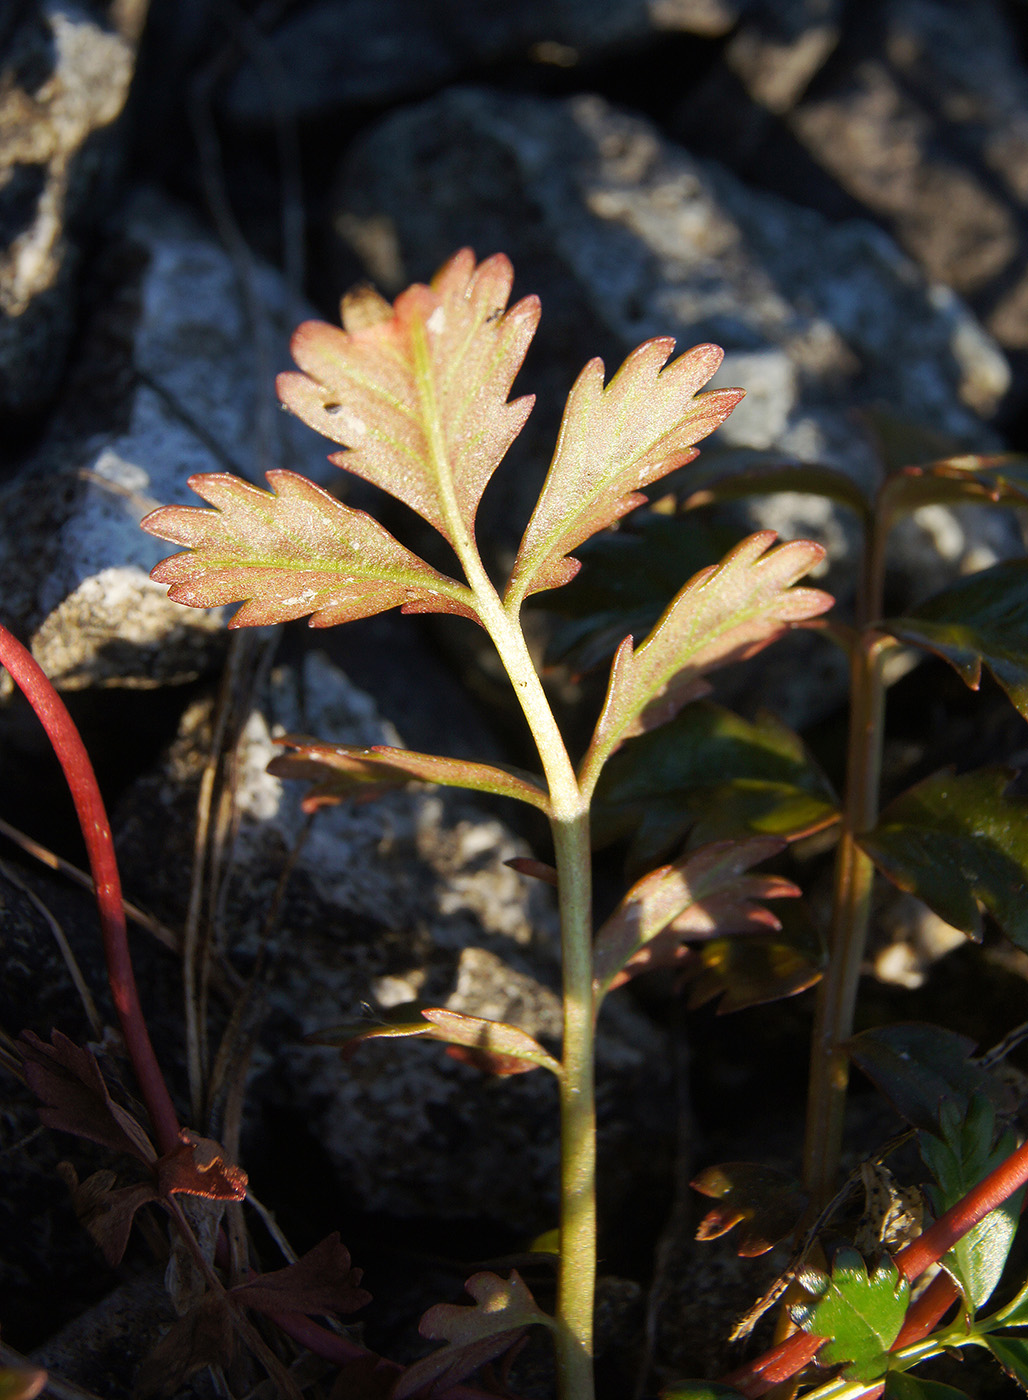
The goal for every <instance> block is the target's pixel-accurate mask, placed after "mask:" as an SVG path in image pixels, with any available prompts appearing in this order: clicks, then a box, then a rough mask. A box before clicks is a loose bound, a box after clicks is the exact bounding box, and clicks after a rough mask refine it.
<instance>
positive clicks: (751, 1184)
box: [689, 1162, 807, 1259]
mask: <svg viewBox="0 0 1028 1400" xmlns="http://www.w3.org/2000/svg"><path fill="white" fill-rule="evenodd" d="M689 1184H690V1185H691V1186H692V1188H693V1190H694V1191H699V1192H700V1194H701V1195H703V1196H709V1197H711V1198H712V1199H713V1200H716V1201H717V1202H718V1204H717V1205H716V1206H714V1207H713V1208H712V1209H711V1210H709V1211H708V1212H707V1214H706V1215H705V1216H704V1217H703V1219H702V1220H701V1221H700V1225H699V1228H698V1229H697V1231H696V1238H697V1239H698V1240H716V1239H718V1238H719V1237H720V1236H721V1235H725V1234H727V1233H728V1231H729V1230H732V1229H734V1228H735V1227H736V1226H737V1225H739V1226H741V1227H742V1228H741V1229H740V1230H739V1233H738V1235H737V1236H736V1238H735V1247H736V1252H737V1253H738V1255H739V1256H740V1258H743V1259H751V1258H754V1257H756V1256H757V1255H759V1254H766V1253H767V1252H768V1250H769V1249H773V1248H774V1246H775V1245H776V1244H779V1243H780V1242H781V1241H782V1240H784V1239H786V1238H787V1237H788V1236H789V1235H791V1234H792V1232H793V1231H794V1230H795V1228H796V1226H797V1225H798V1224H799V1220H800V1217H801V1216H802V1214H803V1212H804V1210H805V1209H806V1205H807V1194H806V1192H805V1191H803V1189H802V1188H801V1187H800V1185H799V1183H798V1182H797V1181H796V1180H795V1178H793V1177H791V1176H789V1175H787V1174H786V1173H785V1172H780V1171H776V1170H775V1169H774V1167H764V1166H760V1165H758V1164H757V1163H754V1162H721V1163H719V1164H718V1165H717V1166H716V1167H707V1168H706V1169H705V1170H704V1171H702V1172H700V1174H699V1176H697V1177H696V1178H695V1180H693V1181H692V1182H690V1183H689Z"/></svg>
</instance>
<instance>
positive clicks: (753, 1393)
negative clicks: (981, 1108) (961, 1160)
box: [721, 1142, 1028, 1400]
mask: <svg viewBox="0 0 1028 1400" xmlns="http://www.w3.org/2000/svg"><path fill="white" fill-rule="evenodd" d="M1026 1181H1028V1142H1025V1143H1022V1145H1021V1146H1020V1147H1018V1148H1016V1149H1015V1151H1013V1152H1012V1153H1011V1154H1010V1156H1009V1157H1007V1158H1006V1160H1005V1161H1003V1162H1001V1163H1000V1164H999V1166H998V1167H996V1168H995V1169H994V1170H993V1171H991V1172H990V1173H989V1175H988V1176H986V1177H984V1178H983V1179H982V1180H981V1181H980V1182H979V1183H978V1185H977V1186H975V1187H973V1188H972V1189H971V1190H970V1191H968V1193H967V1195H966V1196H963V1197H962V1198H961V1199H960V1200H959V1201H957V1203H956V1204H955V1205H952V1206H950V1208H949V1210H948V1211H946V1212H945V1214H943V1215H940V1216H939V1218H938V1220H936V1222H935V1224H934V1225H931V1226H929V1228H928V1229H927V1230H926V1231H925V1232H924V1234H923V1235H919V1236H918V1238H917V1239H916V1240H912V1241H911V1243H910V1244H908V1245H907V1246H906V1247H905V1248H904V1249H901V1250H900V1252H899V1253H898V1254H897V1255H896V1259H895V1263H896V1267H897V1268H898V1269H899V1271H900V1273H901V1274H902V1275H903V1277H904V1278H906V1279H907V1280H908V1281H909V1282H911V1283H912V1282H913V1281H914V1279H917V1278H920V1276H921V1275H922V1274H923V1273H924V1271H925V1269H927V1268H929V1267H930V1266H931V1265H932V1264H937V1263H938V1262H939V1260H940V1259H941V1258H942V1257H943V1255H945V1254H946V1253H947V1252H948V1251H949V1250H950V1249H952V1247H953V1246H954V1245H955V1244H956V1243H957V1241H958V1240H960V1239H963V1237H964V1236H965V1235H966V1234H967V1232H968V1231H969V1230H973V1229H974V1227H975V1226H976V1225H977V1224H978V1223H979V1222H980V1221H982V1220H984V1219H985V1217H986V1216H987V1215H988V1214H989V1213H990V1212H991V1211H994V1210H995V1209H996V1207H997V1206H999V1205H1002V1204H1003V1202H1004V1201H1005V1200H1007V1199H1008V1198H1009V1197H1010V1196H1012V1195H1013V1194H1014V1192H1015V1191H1018V1190H1019V1189H1020V1188H1021V1187H1022V1186H1023V1185H1024V1184H1025V1182H1026ZM955 1297H956V1288H955V1286H954V1284H953V1281H952V1280H951V1279H950V1277H949V1275H948V1274H940V1275H939V1277H938V1278H937V1279H934V1280H933V1281H932V1283H931V1284H930V1285H929V1286H928V1288H927V1289H926V1290H925V1292H924V1293H923V1294H922V1296H921V1297H920V1298H919V1299H918V1300H917V1302H916V1303H914V1304H912V1305H911V1307H910V1309H909V1310H908V1312H907V1316H906V1319H905V1321H904V1323H903V1327H902V1329H901V1331H900V1334H899V1336H898V1337H897V1338H896V1340H895V1342H894V1343H893V1344H892V1348H891V1350H893V1351H897V1350H898V1349H899V1348H901V1347H906V1346H911V1345H912V1344H913V1343H914V1342H918V1341H920V1340H921V1339H922V1338H923V1337H925V1336H927V1335H928V1333H929V1332H931V1330H932V1329H933V1328H934V1327H935V1325H936V1324H937V1323H938V1321H939V1319H940V1318H941V1317H942V1315H943V1314H944V1313H945V1311H946V1309H947V1308H948V1307H950V1306H951V1304H952V1303H953V1301H954V1299H955ZM827 1340H828V1339H827V1338H826V1337H812V1336H811V1335H810V1334H809V1333H807V1332H794V1333H793V1335H792V1336H791V1337H788V1338H787V1339H786V1340H785V1341H784V1342H782V1343H781V1344H780V1345H779V1346H777V1347H774V1348H773V1349H772V1350H771V1351H767V1352H765V1353H764V1355H763V1356H759V1357H757V1359H756V1360H755V1361H751V1362H749V1363H748V1364H747V1365H746V1366H740V1367H739V1368H738V1370H736V1371H732V1372H730V1373H729V1374H728V1375H726V1376H723V1377H722V1378H721V1383H722V1384H723V1385H730V1386H733V1387H734V1388H735V1389H736V1390H737V1391H738V1392H739V1394H740V1395H743V1396H745V1397H746V1400H758V1397H760V1396H762V1395H766V1394H767V1392H768V1391H769V1390H771V1389H772V1388H773V1387H774V1386H775V1385H777V1384H778V1383H779V1382H780V1381H784V1380H788V1379H789V1377H790V1376H794V1375H796V1373H797V1372H798V1371H800V1370H802V1368H803V1367H804V1366H806V1365H807V1363H808V1362H809V1361H811V1360H812V1359H813V1357H814V1355H815V1354H816V1352H817V1351H818V1349H819V1348H820V1347H821V1346H822V1345H823V1344H824V1342H825V1341H827ZM880 1394H881V1391H880V1390H876V1391H868V1393H867V1396H866V1397H865V1400H874V1396H875V1395H880Z"/></svg>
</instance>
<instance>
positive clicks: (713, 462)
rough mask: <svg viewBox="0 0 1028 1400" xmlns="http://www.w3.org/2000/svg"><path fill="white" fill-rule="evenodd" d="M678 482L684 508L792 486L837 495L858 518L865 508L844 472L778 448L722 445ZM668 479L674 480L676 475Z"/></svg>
mask: <svg viewBox="0 0 1028 1400" xmlns="http://www.w3.org/2000/svg"><path fill="white" fill-rule="evenodd" d="M681 482H682V485H683V486H687V489H688V490H689V494H688V495H687V496H686V498H685V500H684V502H683V506H684V508H685V509H686V510H692V509H694V508H695V507H697V506H705V505H710V504H713V503H714V502H717V501H736V500H740V499H742V498H744V497H746V496H766V495H772V494H774V493H775V492H778V491H798V492H800V493H804V494H806V495H811V496H822V497H825V498H827V499H828V500H830V501H837V502H838V503H839V504H840V505H844V506H848V507H849V509H850V510H853V511H855V512H856V513H857V515H858V516H860V517H861V518H862V519H866V518H868V517H869V516H870V513H871V503H870V501H869V500H868V498H867V497H866V496H865V495H864V492H863V491H862V490H861V489H860V487H859V486H858V485H857V483H856V482H855V481H854V480H853V478H852V477H850V476H847V475H846V473H845V472H840V471H836V470H835V469H834V468H833V467H822V466H818V465H817V464H815V463H806V462H799V461H796V460H795V458H783V456H782V454H781V453H780V452H775V451H771V450H768V449H764V448H753V447H742V448H728V449H727V450H724V449H723V450H720V451H714V452H711V453H709V454H705V455H704V458H703V462H702V465H701V466H699V467H697V468H694V469H693V471H691V472H690V473H689V475H688V478H686V477H685V475H684V474H683V476H682V478H681ZM669 485H675V486H677V485H678V480H676V481H675V482H674V483H669Z"/></svg>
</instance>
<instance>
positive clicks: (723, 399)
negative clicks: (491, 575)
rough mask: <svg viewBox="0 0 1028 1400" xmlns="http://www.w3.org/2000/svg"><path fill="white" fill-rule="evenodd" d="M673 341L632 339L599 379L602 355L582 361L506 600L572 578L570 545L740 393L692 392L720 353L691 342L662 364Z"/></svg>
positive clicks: (680, 455)
mask: <svg viewBox="0 0 1028 1400" xmlns="http://www.w3.org/2000/svg"><path fill="white" fill-rule="evenodd" d="M674 346H675V342H674V341H673V340H670V339H668V338H667V337H663V338H661V339H657V340H650V341H647V342H646V343H645V344H644V345H640V346H639V347H638V349H636V350H633V351H632V353H631V355H629V357H628V359H627V360H626V361H625V362H624V364H623V365H622V366H621V368H620V369H619V370H618V372H617V374H615V375H614V377H613V378H612V379H611V381H610V383H609V384H608V385H607V386H606V387H604V383H603V374H604V368H603V361H602V360H598V359H596V360H590V362H589V363H588V364H587V365H586V367H585V369H583V371H582V373H581V374H580V375H579V376H578V379H577V380H576V381H575V385H574V388H573V389H572V390H571V393H570V395H569V396H568V401H567V406H566V408H565V410H564V418H563V421H562V423H561V428H560V437H559V439H558V441H557V450H556V452H555V454H554V457H553V461H552V463H551V465H550V470H549V472H548V473H547V476H546V481H545V482H544V484H543V489H542V491H541V492H540V495H539V500H538V503H537V505H536V507H535V510H534V511H533V512H532V518H531V519H530V520H529V522H528V527H527V529H526V530H525V534H524V538H523V539H522V541H521V547H520V549H519V550H518V556H517V559H516V560H515V561H514V570H513V573H512V574H511V580H510V585H509V587H508V590H507V596H506V598H505V600H504V601H505V605H506V606H507V607H508V608H509V609H513V608H515V607H516V606H517V605H518V604H519V603H520V602H521V600H522V599H524V598H525V597H527V596H528V594H530V593H537V592H539V591H541V590H542V589H545V588H557V587H559V586H560V585H561V584H564V583H567V582H568V580H569V579H571V578H573V577H574V575H575V574H576V573H577V572H578V568H579V564H578V561H577V560H574V559H570V558H568V555H569V554H570V553H571V551H572V550H573V549H576V548H577V547H578V546H579V545H580V544H582V543H583V541H585V540H587V539H589V537H590V536H591V535H595V534H596V533H597V531H599V530H603V529H605V528H606V527H607V526H608V525H612V524H613V523H614V521H615V520H618V519H620V518H621V516H623V515H625V514H626V513H627V512H628V511H630V510H634V509H635V507H636V506H639V505H642V504H643V503H644V501H645V500H646V497H645V496H643V495H641V494H640V488H641V487H644V486H649V485H650V483H651V482H654V481H657V480H658V479H659V478H660V477H662V476H665V475H666V474H667V473H668V472H670V471H673V470H674V469H675V468H676V467H680V466H682V465H683V463H685V462H689V461H691V460H692V459H693V458H694V457H695V456H696V449H695V447H694V446H693V444H694V443H696V442H699V440H700V439H701V438H705V437H707V436H708V435H709V434H710V433H712V432H713V431H714V429H715V428H716V427H718V426H719V424H721V423H723V422H724V420H725V419H726V418H727V417H728V415H729V413H731V411H732V409H733V408H734V407H735V405H736V404H737V403H738V402H739V400H740V399H741V398H742V390H740V389H715V390H713V391H711V392H709V393H706V394H699V395H698V394H697V390H698V389H700V388H701V387H702V386H703V385H704V384H706V382H707V380H708V379H710V377H711V376H712V375H713V374H714V372H715V370H716V369H717V368H718V366H719V365H720V363H721V361H722V359H723V358H724V352H723V351H722V350H721V349H719V347H718V346H716V345H696V346H694V347H693V349H692V350H688V351H686V353H685V354H684V355H680V356H679V357H678V359H677V360H675V361H674V362H673V363H672V364H670V365H668V364H667V360H668V357H669V356H670V354H671V352H672V350H673V349H674Z"/></svg>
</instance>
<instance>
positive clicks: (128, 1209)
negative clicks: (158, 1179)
mask: <svg viewBox="0 0 1028 1400" xmlns="http://www.w3.org/2000/svg"><path fill="white" fill-rule="evenodd" d="M57 1170H58V1172H59V1174H60V1175H61V1177H62V1178H63V1179H64V1181H65V1182H66V1183H67V1186H68V1189H69V1190H70V1192H71V1200H72V1205H73V1206H74V1208H75V1214H76V1215H77V1216H78V1218H79V1220H80V1221H81V1222H82V1224H83V1225H84V1226H85V1228H86V1229H87V1230H88V1231H89V1234H90V1235H91V1236H92V1237H93V1239H94V1240H95V1241H96V1243H97V1244H98V1245H99V1246H100V1248H101V1250H102V1251H103V1255H104V1258H105V1259H106V1260H107V1262H108V1264H110V1266H111V1268H112V1269H113V1268H115V1267H116V1266H117V1265H118V1264H120V1263H121V1261H122V1258H123V1257H124V1254H125V1249H126V1247H127V1245H128V1239H129V1234H130V1233H131V1230H132V1222H133V1220H134V1219H135V1216H136V1211H137V1210H138V1209H139V1208H140V1206H145V1205H147V1204H148V1203H149V1202H150V1201H156V1200H157V1199H158V1196H157V1191H156V1190H155V1188H154V1184H153V1182H152V1181H140V1182H137V1183H136V1184H135V1185H133V1186H115V1182H116V1181H117V1177H116V1175H115V1173H114V1172H112V1171H108V1170H104V1171H98V1172H94V1173H93V1175H92V1176H87V1177H86V1179H85V1181H82V1182H80V1181H79V1179H78V1173H77V1172H76V1171H75V1168H74V1167H73V1166H72V1164H71V1163H70V1162H60V1163H59V1164H58V1167H57Z"/></svg>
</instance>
